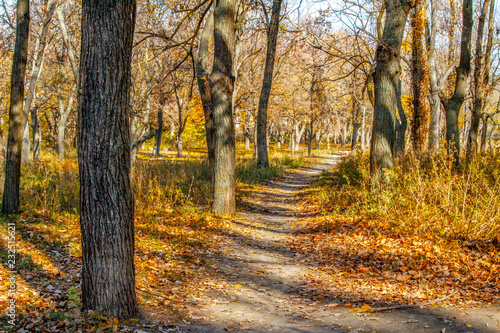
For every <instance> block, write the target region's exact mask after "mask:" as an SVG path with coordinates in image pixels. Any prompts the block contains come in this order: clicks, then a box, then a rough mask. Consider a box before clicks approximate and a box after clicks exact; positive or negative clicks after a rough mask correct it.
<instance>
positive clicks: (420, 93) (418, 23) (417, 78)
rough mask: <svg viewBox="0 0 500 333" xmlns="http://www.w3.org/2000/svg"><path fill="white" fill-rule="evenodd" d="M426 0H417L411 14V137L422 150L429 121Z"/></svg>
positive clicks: (416, 147) (417, 148) (418, 149)
mask: <svg viewBox="0 0 500 333" xmlns="http://www.w3.org/2000/svg"><path fill="white" fill-rule="evenodd" d="M424 5H426V4H425V3H424V0H416V1H415V7H414V8H413V13H412V15H411V25H412V27H411V29H412V44H411V46H412V88H413V121H412V124H411V130H412V132H411V139H412V143H413V149H415V150H416V151H418V152H421V151H423V150H424V149H425V140H426V139H427V133H428V129H427V126H428V123H429V107H428V105H427V95H428V91H429V87H428V86H427V82H428V80H427V78H426V76H427V67H428V65H427V59H426V53H427V52H426V50H425V49H424V45H423V38H424V29H425V20H426V17H425V16H426V15H425V8H426V6H424Z"/></svg>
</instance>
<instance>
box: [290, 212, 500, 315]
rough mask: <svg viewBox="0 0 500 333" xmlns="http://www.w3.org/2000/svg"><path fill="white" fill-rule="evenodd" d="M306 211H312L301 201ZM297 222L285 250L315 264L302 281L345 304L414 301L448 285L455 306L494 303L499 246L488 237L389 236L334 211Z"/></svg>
mask: <svg viewBox="0 0 500 333" xmlns="http://www.w3.org/2000/svg"><path fill="white" fill-rule="evenodd" d="M299 209H300V208H299ZM306 209H307V210H309V211H312V210H315V209H316V210H318V209H319V208H318V207H317V206H316V205H315V204H314V203H313V202H308V203H307V208H306ZM301 212H302V210H301ZM301 224H302V228H301V229H300V231H298V232H297V234H296V235H295V236H294V238H293V239H292V241H291V242H290V247H291V249H292V250H294V251H296V252H297V253H298V254H299V255H302V256H303V260H304V262H309V263H311V265H312V266H314V265H315V264H316V263H319V267H318V268H317V271H318V275H317V276H316V277H314V278H311V277H308V278H306V280H308V281H309V283H312V284H315V285H317V287H318V288H319V289H320V290H321V288H322V289H323V290H324V291H323V293H328V294H329V295H331V296H337V297H341V298H343V299H345V300H346V302H347V303H352V302H361V303H379V302H389V303H401V304H415V303H420V302H427V301H432V300H433V299H437V298H440V297H443V296H447V295H449V294H451V293H452V292H453V291H454V290H459V293H457V294H456V295H454V297H451V298H450V299H448V300H447V302H449V303H452V304H455V305H463V306H471V305H474V306H482V305H486V304H490V303H499V302H500V251H499V248H498V247H495V245H494V244H493V243H491V242H471V241H465V242H464V241H459V240H453V239H446V238H443V237H440V236H437V235H435V234H432V233H428V234H426V235H424V236H415V235H405V234H397V233H390V232H388V231H387V230H389V229H388V228H387V226H384V225H380V222H379V223H376V222H374V221H367V220H364V219H363V218H361V217H347V216H343V215H333V214H331V215H326V216H325V215H323V216H319V214H317V215H315V216H313V217H309V218H304V219H302V223H301ZM378 230H386V231H382V232H380V231H378Z"/></svg>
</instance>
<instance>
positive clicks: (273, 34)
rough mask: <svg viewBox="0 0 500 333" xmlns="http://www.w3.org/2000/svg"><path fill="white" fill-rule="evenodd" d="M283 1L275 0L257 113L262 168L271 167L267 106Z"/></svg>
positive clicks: (259, 154) (258, 143)
mask: <svg viewBox="0 0 500 333" xmlns="http://www.w3.org/2000/svg"><path fill="white" fill-rule="evenodd" d="M281 1H282V0H273V9H272V15H271V22H270V24H269V27H268V32H267V54H266V65H265V67H264V81H263V83H262V90H261V92H260V99H259V110H258V113H257V145H258V146H259V149H258V155H257V165H258V166H260V167H265V168H267V167H269V158H268V155H267V145H268V141H267V134H266V131H267V106H268V103H269V95H270V93H271V86H272V82H273V69H274V58H275V55H276V44H277V41H278V31H279V29H278V28H279V22H280V13H281Z"/></svg>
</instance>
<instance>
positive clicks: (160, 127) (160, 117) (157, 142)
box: [154, 107, 163, 156]
mask: <svg viewBox="0 0 500 333" xmlns="http://www.w3.org/2000/svg"><path fill="white" fill-rule="evenodd" d="M162 133H163V110H162V108H161V107H160V108H159V109H158V128H157V129H156V137H155V151H154V155H155V156H161V134H162Z"/></svg>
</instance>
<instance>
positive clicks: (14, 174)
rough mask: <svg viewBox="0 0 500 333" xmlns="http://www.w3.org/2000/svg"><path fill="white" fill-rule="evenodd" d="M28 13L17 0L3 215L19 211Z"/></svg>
mask: <svg viewBox="0 0 500 333" xmlns="http://www.w3.org/2000/svg"><path fill="white" fill-rule="evenodd" d="M29 27H30V10H29V1H28V0H18V1H17V23H16V42H15V45H14V56H13V58H12V73H11V81H10V108H9V134H8V137H7V156H6V159H5V184H4V190H3V198H2V214H16V213H18V212H19V185H20V180H21V150H22V144H23V131H24V127H23V100H24V77H25V75H26V62H27V61H28V38H29Z"/></svg>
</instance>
